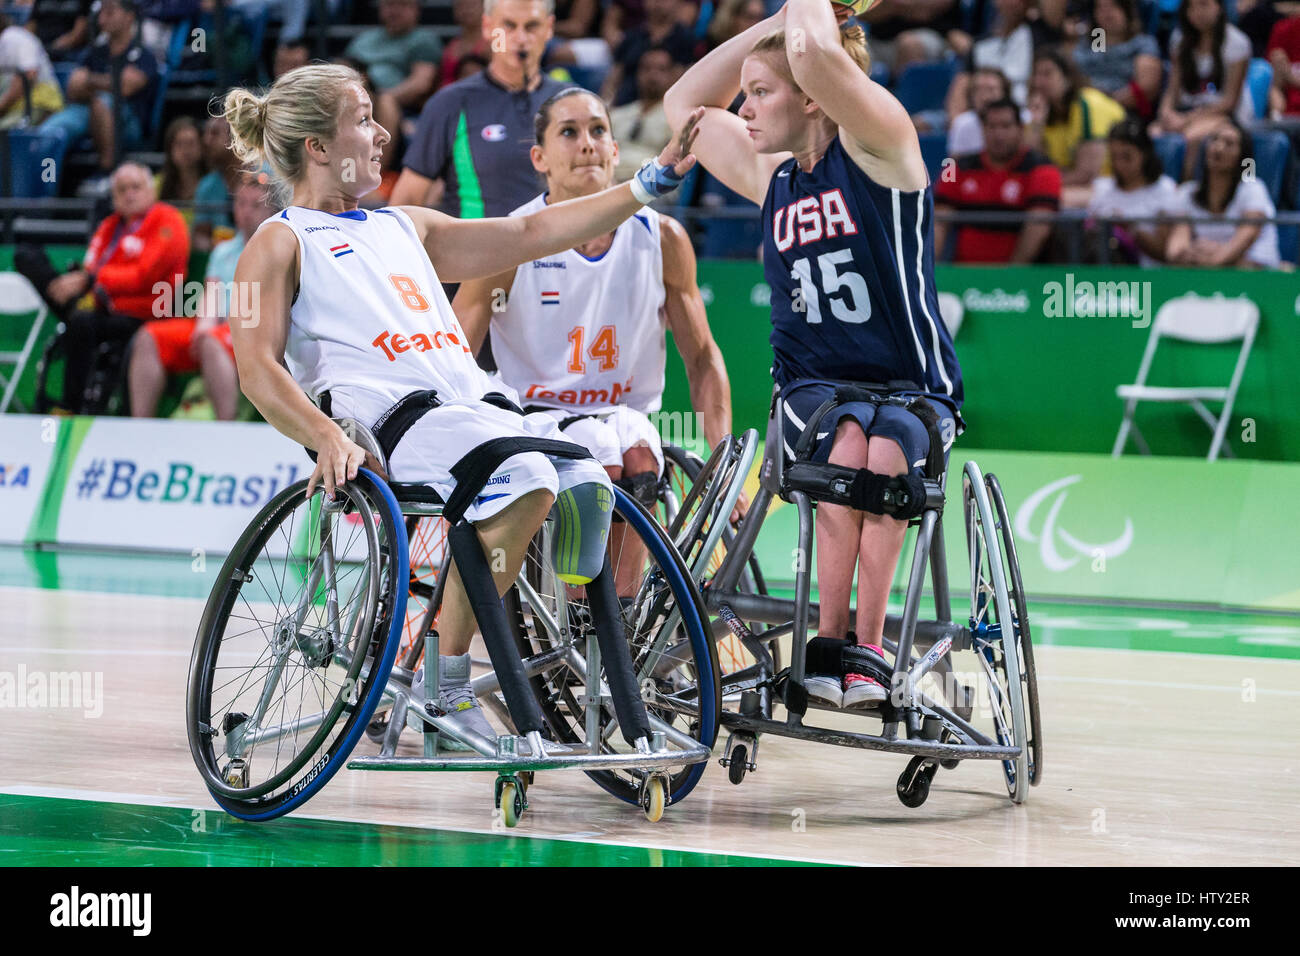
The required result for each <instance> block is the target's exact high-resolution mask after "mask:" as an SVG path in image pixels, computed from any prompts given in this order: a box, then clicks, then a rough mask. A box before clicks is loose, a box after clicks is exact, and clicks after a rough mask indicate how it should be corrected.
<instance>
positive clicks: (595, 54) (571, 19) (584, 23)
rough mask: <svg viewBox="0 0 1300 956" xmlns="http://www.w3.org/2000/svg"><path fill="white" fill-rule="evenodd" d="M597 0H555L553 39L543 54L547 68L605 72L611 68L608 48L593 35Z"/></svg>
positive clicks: (599, 38)
mask: <svg viewBox="0 0 1300 956" xmlns="http://www.w3.org/2000/svg"><path fill="white" fill-rule="evenodd" d="M599 13H600V4H599V2H598V0H557V3H556V4H555V38H554V39H553V40H552V41H551V45H550V47H549V48H548V49H547V51H546V62H547V65H548V66H580V67H584V68H586V69H590V70H605V69H608V68H609V65H610V62H611V60H610V49H609V45H608V44H607V43H606V42H605V41H604V40H603V39H602V38H601V37H599V36H596V35H595V33H596V18H597V16H598V15H599Z"/></svg>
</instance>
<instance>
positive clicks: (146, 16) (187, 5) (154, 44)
mask: <svg viewBox="0 0 1300 956" xmlns="http://www.w3.org/2000/svg"><path fill="white" fill-rule="evenodd" d="M137 10H138V12H139V17H140V42H141V43H142V44H144V46H145V48H146V49H147V50H148V51H149V52H150V53H152V54H153V58H154V60H155V61H157V62H158V63H166V62H167V50H168V48H169V47H170V45H171V40H172V32H173V31H174V30H175V29H176V28H177V27H178V26H180V25H181V24H182V23H186V24H188V23H190V22H191V21H193V20H195V19H197V18H198V15H199V0H137Z"/></svg>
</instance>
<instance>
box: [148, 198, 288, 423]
mask: <svg viewBox="0 0 1300 956" xmlns="http://www.w3.org/2000/svg"><path fill="white" fill-rule="evenodd" d="M234 207H235V226H236V228H237V229H238V230H239V231H238V232H236V233H235V236H234V238H233V239H227V240H226V241H225V242H221V243H218V244H217V245H216V247H215V248H214V249H213V250H212V255H211V256H209V257H208V266H207V275H206V276H204V283H205V288H204V294H203V297H202V299H201V300H200V302H199V312H198V315H197V316H196V317H195V318H184V317H178V318H167V319H158V320H156V321H153V322H149V323H147V324H146V325H145V326H144V328H142V329H141V330H140V332H139V334H138V335H136V337H135V339H134V340H133V341H132V343H131V361H130V365H129V366H128V368H127V382H128V386H129V390H130V394H131V414H132V415H134V416H135V417H137V418H151V417H153V415H155V414H156V413H157V411H158V400H159V399H160V398H162V393H163V389H164V388H165V387H166V385H167V376H168V375H183V374H186V373H189V372H201V373H202V375H203V384H204V386H205V389H206V391H207V394H208V399H209V400H210V401H211V402H212V407H213V409H214V411H215V412H216V416H217V419H218V420H219V421H227V422H228V421H232V420H233V419H234V417H235V415H236V413H237V412H238V411H239V374H238V372H237V370H236V368H235V353H234V350H233V349H232V348H231V345H230V324H229V321H228V317H229V315H230V298H231V295H232V294H235V293H236V290H235V284H234V283H235V264H236V263H237V262H238V261H239V254H240V253H241V252H243V251H244V243H245V242H247V241H248V237H249V236H251V235H252V234H253V232H254V231H256V229H257V227H258V226H260V225H261V224H262V222H263V221H264V220H265V219H266V218H267V217H268V216H270V215H271V214H272V213H274V212H275V204H274V203H273V201H272V199H271V195H270V190H269V189H268V188H267V187H266V185H264V184H263V183H261V182H259V181H258V177H257V176H255V175H252V174H244V175H243V176H241V177H240V180H239V182H238V184H236V186H235V203H234Z"/></svg>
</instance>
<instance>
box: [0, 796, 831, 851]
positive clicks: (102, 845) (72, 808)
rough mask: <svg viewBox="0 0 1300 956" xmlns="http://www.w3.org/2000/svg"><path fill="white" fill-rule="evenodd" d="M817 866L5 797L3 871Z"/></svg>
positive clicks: (0, 832)
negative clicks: (14, 868) (7, 868)
mask: <svg viewBox="0 0 1300 956" xmlns="http://www.w3.org/2000/svg"><path fill="white" fill-rule="evenodd" d="M629 812H634V811H631V810H630V809H629ZM527 819H528V818H527V816H525V817H524V825H527ZM816 865H826V864H808V863H800V862H796V861H790V860H775V859H770V858H767V857H758V856H738V855H734V854H718V853H700V852H695V851H690V850H669V849H658V848H654V847H636V846H625V845H620V844H611V843H585V842H577V841H569V840H555V839H546V838H542V837H519V836H512V835H509V834H507V833H501V834H494V833H466V832H462V831H458V830H433V829H421V828H418V827H403V826H393V825H389V824H376V823H352V822H346V821H339V820H311V819H306V818H301V817H287V818H282V819H279V820H274V821H271V822H269V823H245V822H244V821H242V820H237V819H235V818H234V817H231V816H229V815H227V814H225V813H223V812H221V811H220V810H191V809H188V808H185V807H153V806H139V805H135V804H126V803H102V802H98V801H91V800H74V799H68V798H63V797H29V796H18V795H13V794H0V866H78V867H87V866H476V867H488V866H599V867H609V866H816Z"/></svg>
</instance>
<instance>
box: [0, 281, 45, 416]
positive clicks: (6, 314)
mask: <svg viewBox="0 0 1300 956" xmlns="http://www.w3.org/2000/svg"><path fill="white" fill-rule="evenodd" d="M33 312H35V313H36V318H35V320H33V321H32V325H31V328H30V329H29V330H28V332H27V340H26V341H25V342H24V343H23V347H22V349H20V350H19V351H17V352H0V367H3V366H6V365H8V366H11V368H10V372H9V375H10V377H6V376H5V374H4V372H3V371H0V386H3V387H4V395H3V397H0V415H3V414H4V413H5V412H7V411H8V410H9V406H10V404H11V403H12V404H16V405H18V407H19V411H26V409H25V408H23V407H22V403H21V402H18V401H17V400H16V399H15V398H14V392H15V391H17V389H18V382H19V380H20V379H21V378H22V377H23V370H24V369H26V368H27V362H28V360H29V359H30V358H31V355H32V352H33V350H34V349H35V348H36V342H37V339H38V338H39V337H40V334H41V328H42V326H44V325H45V317H46V316H47V315H48V314H49V309H48V308H46V305H45V300H43V299H42V298H41V296H40V293H38V292H37V291H36V289H34V288H33V287H32V284H31V283H30V282H28V281H27V279H26V278H25V277H23V276H21V275H19V274H18V273H17V272H0V324H3V325H11V324H14V322H15V320H16V319H18V318H19V317H23V318H25V317H26V316H28V315H30V314H31V313H33Z"/></svg>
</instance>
